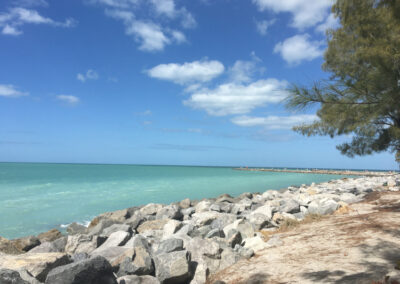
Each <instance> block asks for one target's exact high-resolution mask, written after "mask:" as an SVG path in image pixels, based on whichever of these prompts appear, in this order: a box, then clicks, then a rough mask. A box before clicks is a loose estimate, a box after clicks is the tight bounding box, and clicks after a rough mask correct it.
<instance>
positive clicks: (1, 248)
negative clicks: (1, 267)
mask: <svg viewBox="0 0 400 284" xmlns="http://www.w3.org/2000/svg"><path fill="white" fill-rule="evenodd" d="M0 252H4V253H6V254H21V253H23V251H21V250H19V249H17V248H16V246H15V245H14V244H13V243H12V242H11V241H10V240H7V239H5V238H3V237H0Z"/></svg>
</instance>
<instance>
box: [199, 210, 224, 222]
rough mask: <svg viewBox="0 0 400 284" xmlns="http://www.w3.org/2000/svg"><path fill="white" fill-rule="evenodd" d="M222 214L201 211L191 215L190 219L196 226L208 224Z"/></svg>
mask: <svg viewBox="0 0 400 284" xmlns="http://www.w3.org/2000/svg"><path fill="white" fill-rule="evenodd" d="M221 215H222V214H221V213H218V212H215V211H203V212H199V213H197V211H196V213H194V214H193V215H192V220H193V222H194V224H195V225H197V226H205V225H210V224H211V222H212V221H214V220H215V219H217V218H218V217H220V216H221Z"/></svg>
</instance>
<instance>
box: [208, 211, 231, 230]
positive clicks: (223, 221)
mask: <svg viewBox="0 0 400 284" xmlns="http://www.w3.org/2000/svg"><path fill="white" fill-rule="evenodd" d="M236 220H237V217H236V215H233V214H220V215H219V216H218V218H217V219H215V220H213V221H212V222H211V224H210V226H211V228H212V229H221V230H222V229H223V228H224V227H225V226H227V225H229V224H231V223H233V222H235V221H236Z"/></svg>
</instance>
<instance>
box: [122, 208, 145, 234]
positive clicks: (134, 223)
mask: <svg viewBox="0 0 400 284" xmlns="http://www.w3.org/2000/svg"><path fill="white" fill-rule="evenodd" d="M145 221H146V218H145V217H144V216H143V215H142V214H140V213H139V212H135V214H134V215H132V216H131V217H130V218H129V219H127V220H126V221H125V222H124V224H126V225H128V226H130V227H131V228H132V230H136V229H137V227H139V225H140V224H142V223H143V222H145Z"/></svg>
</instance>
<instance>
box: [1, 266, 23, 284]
mask: <svg viewBox="0 0 400 284" xmlns="http://www.w3.org/2000/svg"><path fill="white" fill-rule="evenodd" d="M0 283H1V284H29V282H28V281H25V280H23V279H22V278H21V275H20V274H19V272H17V271H14V270H10V269H0Z"/></svg>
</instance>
